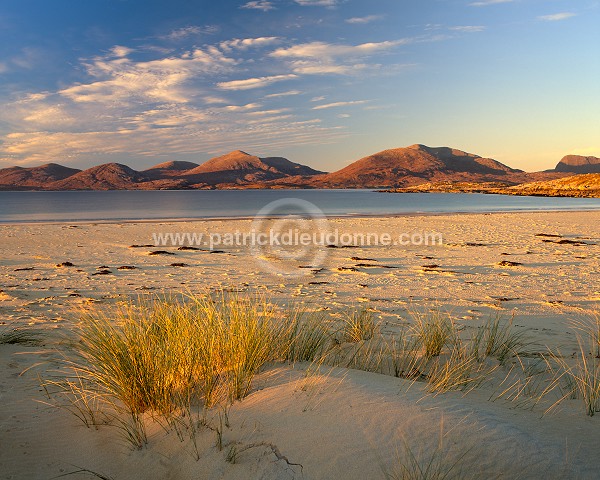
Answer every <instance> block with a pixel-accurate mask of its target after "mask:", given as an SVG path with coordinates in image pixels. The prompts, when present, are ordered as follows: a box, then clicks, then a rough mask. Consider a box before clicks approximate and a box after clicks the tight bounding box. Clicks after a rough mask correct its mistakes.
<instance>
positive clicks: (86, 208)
mask: <svg viewBox="0 0 600 480" xmlns="http://www.w3.org/2000/svg"><path fill="white" fill-rule="evenodd" d="M282 198H297V199H301V200H305V201H307V202H311V203H313V204H315V205H316V206H317V207H318V208H320V209H321V210H322V211H323V212H324V213H325V214H326V215H328V216H344V215H390V214H406V213H448V212H515V211H544V210H546V211H551V210H600V199H598V198H546V197H513V196H506V195H482V194H462V193H452V194H427V193H409V194H390V193H378V192H375V191H373V190H211V191H206V190H193V191H109V192H0V222H1V223H11V222H75V221H119V220H152V219H154V220H159V219H186V218H229V217H252V216H254V215H256V214H257V212H259V211H260V210H261V209H262V208H263V207H264V206H265V205H267V204H269V203H270V202H273V201H276V200H278V199H282ZM288 203H289V202H288ZM289 205H290V207H289V210H290V211H289V212H288V211H286V208H287V207H286V206H285V205H284V206H283V208H280V209H279V210H277V212H276V213H277V214H286V213H297V210H296V211H295V210H294V207H293V202H291V203H289Z"/></svg>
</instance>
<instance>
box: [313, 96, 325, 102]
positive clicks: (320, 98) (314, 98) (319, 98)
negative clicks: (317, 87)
mask: <svg viewBox="0 0 600 480" xmlns="http://www.w3.org/2000/svg"><path fill="white" fill-rule="evenodd" d="M325 98H326V97H313V98H311V99H310V101H311V102H321V101H323V100H325Z"/></svg>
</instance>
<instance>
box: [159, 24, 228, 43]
mask: <svg viewBox="0 0 600 480" xmlns="http://www.w3.org/2000/svg"><path fill="white" fill-rule="evenodd" d="M218 31H219V27H218V26H216V25H205V26H203V27H200V26H198V25H190V26H187V27H181V28H177V29H175V30H173V31H171V32H170V33H168V34H167V35H164V36H162V37H160V38H162V39H165V40H171V41H173V42H178V41H180V40H184V39H186V38H188V37H197V36H199V35H202V34H209V35H212V34H214V33H217V32H218Z"/></svg>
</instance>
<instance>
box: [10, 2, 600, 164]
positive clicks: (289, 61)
mask: <svg viewBox="0 0 600 480" xmlns="http://www.w3.org/2000/svg"><path fill="white" fill-rule="evenodd" d="M598 25H600V1H597V0H570V1H564V0H268V1H267V0H254V1H247V0H220V1H215V0H210V1H203V0H197V1H193V0H170V1H164V0H143V1H139V0H84V1H83V0H80V1H75V0H2V1H1V2H0V168H3V167H8V166H12V165H21V166H36V165H41V164H44V163H48V162H56V163H60V164H62V165H66V166H71V167H77V168H88V167H90V166H93V165H98V164H101V163H107V162H119V163H125V164H127V165H129V166H131V167H132V168H135V169H140V170H141V169H144V168H148V167H150V166H152V165H155V164H157V163H161V162H165V161H168V160H185V161H192V162H196V163H202V162H203V161H205V160H208V159H209V158H211V157H214V156H217V155H221V154H225V153H227V152H229V151H232V150H237V149H240V150H243V151H246V152H248V153H251V154H254V155H258V156H285V157H286V158H289V159H290V160H292V161H294V162H298V163H302V164H306V165H309V166H311V167H313V168H316V169H319V170H324V171H334V170H337V169H339V168H342V167H343V166H345V165H347V164H349V163H351V162H353V161H355V160H357V159H359V158H361V157H363V156H366V155H369V154H372V153H375V152H378V151H381V150H385V149H388V148H398V147H404V146H408V145H412V144H415V143H421V144H425V145H429V146H433V147H435V146H449V147H453V148H458V149H460V150H464V151H467V152H471V153H475V154H478V155H481V156H484V157H491V158H495V159H497V160H499V161H501V162H503V163H505V164H507V165H509V166H511V167H514V168H521V169H523V170H526V171H537V170H544V169H549V168H553V167H554V166H555V164H556V163H557V162H558V161H559V160H560V159H561V158H562V157H563V156H564V155H567V154H581V155H595V156H599V157H600V28H598Z"/></svg>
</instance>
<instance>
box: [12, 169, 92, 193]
mask: <svg viewBox="0 0 600 480" xmlns="http://www.w3.org/2000/svg"><path fill="white" fill-rule="evenodd" d="M79 172H81V170H79V169H76V168H69V167H63V166H62V165H58V164H57V163H47V164H46V165H41V166H39V167H30V168H24V167H9V168H3V169H0V190H9V189H10V190H14V189H18V190H33V189H41V188H45V187H46V186H47V185H48V184H49V183H51V182H55V181H57V180H63V179H65V178H68V177H70V176H72V175H75V174H76V173H79ZM15 187H17V188H15Z"/></svg>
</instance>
